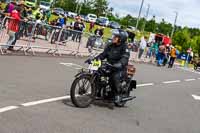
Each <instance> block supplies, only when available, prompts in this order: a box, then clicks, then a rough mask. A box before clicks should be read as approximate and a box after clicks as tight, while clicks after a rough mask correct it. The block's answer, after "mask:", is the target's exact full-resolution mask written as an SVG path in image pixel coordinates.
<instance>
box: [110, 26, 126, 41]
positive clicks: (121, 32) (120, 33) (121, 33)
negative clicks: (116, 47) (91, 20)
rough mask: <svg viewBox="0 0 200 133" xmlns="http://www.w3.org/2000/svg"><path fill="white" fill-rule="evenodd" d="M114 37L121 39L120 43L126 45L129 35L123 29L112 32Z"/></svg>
mask: <svg viewBox="0 0 200 133" xmlns="http://www.w3.org/2000/svg"><path fill="white" fill-rule="evenodd" d="M112 36H113V37H114V36H116V37H119V38H120V43H126V41H127V39H128V33H127V32H126V31H124V30H122V29H114V30H113V31H112Z"/></svg>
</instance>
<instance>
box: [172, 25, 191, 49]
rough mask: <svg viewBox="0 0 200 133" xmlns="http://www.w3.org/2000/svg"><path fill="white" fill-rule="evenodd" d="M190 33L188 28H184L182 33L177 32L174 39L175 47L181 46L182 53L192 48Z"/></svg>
mask: <svg viewBox="0 0 200 133" xmlns="http://www.w3.org/2000/svg"><path fill="white" fill-rule="evenodd" d="M190 42H191V40H190V33H189V30H188V29H187V28H184V29H183V30H181V31H177V32H175V34H174V37H173V42H172V43H173V45H177V46H181V48H182V49H181V51H182V52H186V51H187V49H188V48H189V47H190V46H191V44H190Z"/></svg>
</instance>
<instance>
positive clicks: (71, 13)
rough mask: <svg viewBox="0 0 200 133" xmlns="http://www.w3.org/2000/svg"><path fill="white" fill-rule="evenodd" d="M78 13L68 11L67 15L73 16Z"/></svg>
mask: <svg viewBox="0 0 200 133" xmlns="http://www.w3.org/2000/svg"><path fill="white" fill-rule="evenodd" d="M77 15H78V14H77V13H74V12H68V17H70V18H75V17H76V16H77Z"/></svg>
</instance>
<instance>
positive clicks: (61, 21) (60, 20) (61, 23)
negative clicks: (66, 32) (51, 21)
mask: <svg viewBox="0 0 200 133" xmlns="http://www.w3.org/2000/svg"><path fill="white" fill-rule="evenodd" d="M57 26H59V27H61V28H62V27H64V26H65V18H64V16H63V15H60V16H59V18H58V21H57Z"/></svg>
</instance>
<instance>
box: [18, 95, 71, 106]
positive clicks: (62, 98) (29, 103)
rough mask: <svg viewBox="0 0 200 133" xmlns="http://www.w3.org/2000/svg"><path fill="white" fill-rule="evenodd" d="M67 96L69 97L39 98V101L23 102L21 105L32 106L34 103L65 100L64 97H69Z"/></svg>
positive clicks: (66, 97) (67, 97) (65, 97)
mask: <svg viewBox="0 0 200 133" xmlns="http://www.w3.org/2000/svg"><path fill="white" fill-rule="evenodd" d="M69 98H70V96H63V97H56V98H50V99H44V100H39V101H33V102H28V103H23V104H21V105H22V106H25V107H28V106H34V105H38V104H43V103H49V102H55V101H60V100H65V99H69Z"/></svg>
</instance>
